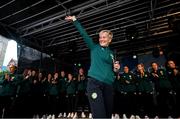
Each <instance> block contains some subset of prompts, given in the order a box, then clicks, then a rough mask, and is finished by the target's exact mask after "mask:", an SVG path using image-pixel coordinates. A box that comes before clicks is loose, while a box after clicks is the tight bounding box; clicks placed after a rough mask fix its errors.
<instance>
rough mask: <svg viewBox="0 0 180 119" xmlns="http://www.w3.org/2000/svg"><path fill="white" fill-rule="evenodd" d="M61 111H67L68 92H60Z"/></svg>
mask: <svg viewBox="0 0 180 119" xmlns="http://www.w3.org/2000/svg"><path fill="white" fill-rule="evenodd" d="M59 112H61V113H67V112H68V110H67V98H66V92H61V93H60V99H59Z"/></svg>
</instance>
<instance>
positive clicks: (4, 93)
mask: <svg viewBox="0 0 180 119" xmlns="http://www.w3.org/2000/svg"><path fill="white" fill-rule="evenodd" d="M16 69H17V67H16V66H15V65H10V66H9V72H6V73H5V74H4V75H3V76H2V77H1V78H2V79H1V80H0V86H1V90H0V98H1V101H2V102H1V103H0V104H2V105H1V106H2V107H1V109H3V110H4V111H3V110H0V111H2V112H3V115H2V116H3V118H8V117H14V116H15V115H14V111H15V110H14V102H15V97H16V92H17V83H18V75H17V74H16ZM1 114H2V113H1Z"/></svg>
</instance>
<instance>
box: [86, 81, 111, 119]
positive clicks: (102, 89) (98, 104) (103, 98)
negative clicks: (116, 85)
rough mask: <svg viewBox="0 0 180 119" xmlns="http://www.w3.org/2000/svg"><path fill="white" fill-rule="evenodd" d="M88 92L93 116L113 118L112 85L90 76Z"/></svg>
mask: <svg viewBox="0 0 180 119" xmlns="http://www.w3.org/2000/svg"><path fill="white" fill-rule="evenodd" d="M87 93H88V99H89V103H90V108H91V112H92V116H93V118H111V115H112V110H113V87H112V85H108V84H105V83H103V82H100V81H98V80H96V79H94V78H89V79H88V84H87Z"/></svg>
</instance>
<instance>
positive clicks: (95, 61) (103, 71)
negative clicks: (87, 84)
mask: <svg viewBox="0 0 180 119" xmlns="http://www.w3.org/2000/svg"><path fill="white" fill-rule="evenodd" d="M73 24H74V25H75V27H76V28H77V30H78V31H79V32H80V34H81V36H82V37H83V39H84V41H85V42H86V44H87V46H88V48H89V49H90V53H91V66H90V69H89V71H88V76H90V77H92V78H95V79H96V80H99V81H101V82H104V83H106V84H110V85H112V84H113V82H114V72H113V60H112V59H113V57H114V56H113V52H112V51H111V50H110V49H109V47H101V46H100V45H99V44H95V43H94V42H93V40H92V38H91V37H90V36H89V35H88V34H87V32H86V31H85V29H84V28H83V27H82V26H81V24H80V23H79V22H78V20H76V21H74V22H73Z"/></svg>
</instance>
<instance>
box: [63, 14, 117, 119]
mask: <svg viewBox="0 0 180 119" xmlns="http://www.w3.org/2000/svg"><path fill="white" fill-rule="evenodd" d="M65 20H67V21H72V22H73V24H74V25H75V27H76V28H77V30H78V31H79V32H80V34H81V36H82V37H83V39H84V41H85V42H86V44H87V46H88V48H89V49H90V54H91V66H90V69H89V71H88V84H87V94H88V99H89V103H90V108H91V112H92V117H93V118H111V115H112V108H113V85H112V84H113V82H114V71H115V72H117V71H118V70H119V69H120V65H119V63H117V62H116V61H115V60H114V55H113V52H112V51H111V50H110V48H109V44H110V43H111V41H112V38H113V34H112V32H111V31H110V30H102V31H100V33H99V44H95V43H94V42H93V40H92V38H91V37H90V36H89V35H88V34H87V32H86V31H85V29H84V28H83V27H82V26H81V24H80V22H79V21H78V20H77V19H76V17H75V16H67V17H66V18H65Z"/></svg>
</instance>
